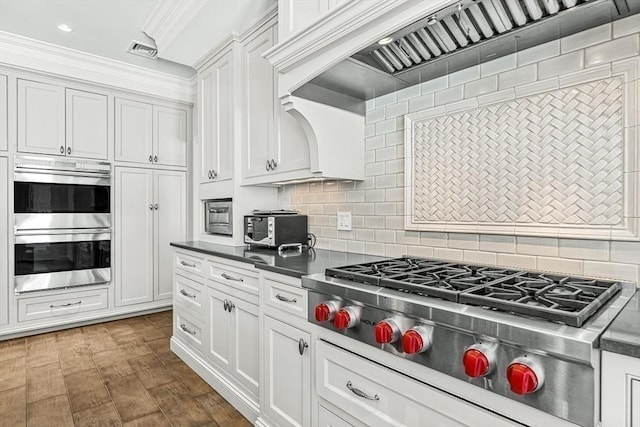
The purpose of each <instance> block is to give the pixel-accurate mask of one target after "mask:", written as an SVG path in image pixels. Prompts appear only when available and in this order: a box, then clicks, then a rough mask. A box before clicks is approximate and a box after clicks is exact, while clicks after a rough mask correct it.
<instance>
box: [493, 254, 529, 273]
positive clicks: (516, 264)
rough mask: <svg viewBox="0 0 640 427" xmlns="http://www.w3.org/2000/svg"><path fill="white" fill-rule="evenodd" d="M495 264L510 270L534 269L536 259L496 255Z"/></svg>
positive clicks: (523, 256) (526, 256)
mask: <svg viewBox="0 0 640 427" xmlns="http://www.w3.org/2000/svg"><path fill="white" fill-rule="evenodd" d="M497 264H498V265H502V266H505V267H512V268H529V269H531V268H533V269H535V268H536V257H534V256H529V255H514V254H500V253H499V254H497Z"/></svg>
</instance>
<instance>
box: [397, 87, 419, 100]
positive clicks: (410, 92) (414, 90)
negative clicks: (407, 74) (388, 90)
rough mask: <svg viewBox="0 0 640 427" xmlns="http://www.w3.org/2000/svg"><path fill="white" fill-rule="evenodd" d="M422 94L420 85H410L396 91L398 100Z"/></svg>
mask: <svg viewBox="0 0 640 427" xmlns="http://www.w3.org/2000/svg"><path fill="white" fill-rule="evenodd" d="M418 96H420V85H414V86H409V87H407V88H404V89H400V90H399V91H397V92H396V100H397V101H398V102H400V101H405V100H407V99H411V98H416V97H418Z"/></svg>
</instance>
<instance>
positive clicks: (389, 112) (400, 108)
mask: <svg viewBox="0 0 640 427" xmlns="http://www.w3.org/2000/svg"><path fill="white" fill-rule="evenodd" d="M384 111H385V112H384V116H385V117H386V118H390V117H397V116H404V115H405V114H407V112H408V111H409V102H408V101H403V102H398V103H396V104H391V105H387V106H386V107H384Z"/></svg>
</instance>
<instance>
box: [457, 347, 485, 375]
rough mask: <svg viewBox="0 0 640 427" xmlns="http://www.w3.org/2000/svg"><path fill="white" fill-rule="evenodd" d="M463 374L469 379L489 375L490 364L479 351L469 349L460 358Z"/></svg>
mask: <svg viewBox="0 0 640 427" xmlns="http://www.w3.org/2000/svg"><path fill="white" fill-rule="evenodd" d="M462 363H463V365H464V373H465V374H466V375H467V376H469V377H471V378H478V377H483V376H485V375H487V374H488V373H489V368H490V366H491V365H490V363H489V359H488V358H487V356H485V355H484V353H482V352H481V351H479V350H476V349H469V350H467V351H465V352H464V355H463V356H462Z"/></svg>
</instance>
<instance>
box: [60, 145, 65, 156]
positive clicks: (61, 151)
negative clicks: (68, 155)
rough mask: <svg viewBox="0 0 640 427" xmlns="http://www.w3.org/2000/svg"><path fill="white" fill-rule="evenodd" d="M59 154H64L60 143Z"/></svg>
mask: <svg viewBox="0 0 640 427" xmlns="http://www.w3.org/2000/svg"><path fill="white" fill-rule="evenodd" d="M60 154H64V147H63V146H62V145H61V146H60Z"/></svg>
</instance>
